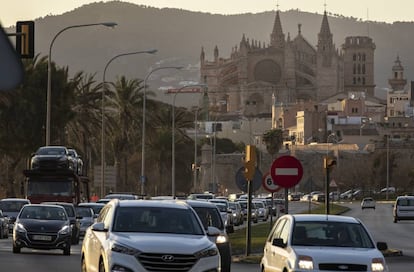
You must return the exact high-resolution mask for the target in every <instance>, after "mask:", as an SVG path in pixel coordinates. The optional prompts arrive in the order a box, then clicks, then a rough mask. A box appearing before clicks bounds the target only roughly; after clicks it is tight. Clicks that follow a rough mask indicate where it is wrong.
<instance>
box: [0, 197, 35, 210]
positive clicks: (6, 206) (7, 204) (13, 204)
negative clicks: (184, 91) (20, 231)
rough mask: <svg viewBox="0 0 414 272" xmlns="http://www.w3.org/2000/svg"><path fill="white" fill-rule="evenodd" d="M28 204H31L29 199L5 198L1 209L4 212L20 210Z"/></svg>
mask: <svg viewBox="0 0 414 272" xmlns="http://www.w3.org/2000/svg"><path fill="white" fill-rule="evenodd" d="M26 204H29V201H27V202H24V201H13V200H3V201H1V202H0V209H1V210H2V211H3V212H20V210H21V209H22V207H23V206H24V205H26Z"/></svg>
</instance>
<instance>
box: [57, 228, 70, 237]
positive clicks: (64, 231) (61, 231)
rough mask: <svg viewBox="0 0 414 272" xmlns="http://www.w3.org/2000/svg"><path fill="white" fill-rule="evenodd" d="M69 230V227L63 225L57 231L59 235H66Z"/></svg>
mask: <svg viewBox="0 0 414 272" xmlns="http://www.w3.org/2000/svg"><path fill="white" fill-rule="evenodd" d="M71 231H72V230H71V227H69V226H63V228H61V229H60V230H59V232H58V233H59V234H61V235H68V234H69V233H70V232H71Z"/></svg>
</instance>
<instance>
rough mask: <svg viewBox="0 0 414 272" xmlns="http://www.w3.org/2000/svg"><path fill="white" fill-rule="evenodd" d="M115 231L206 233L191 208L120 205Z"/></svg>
mask: <svg viewBox="0 0 414 272" xmlns="http://www.w3.org/2000/svg"><path fill="white" fill-rule="evenodd" d="M113 231H115V232H149V233H176V234H192V235H203V234H204V232H203V229H202V226H201V225H200V223H199V221H198V220H197V215H196V214H194V212H192V211H191V210H189V209H173V208H166V209H161V208H154V207H120V208H119V209H118V211H117V213H116V215H115V220H114V225H113Z"/></svg>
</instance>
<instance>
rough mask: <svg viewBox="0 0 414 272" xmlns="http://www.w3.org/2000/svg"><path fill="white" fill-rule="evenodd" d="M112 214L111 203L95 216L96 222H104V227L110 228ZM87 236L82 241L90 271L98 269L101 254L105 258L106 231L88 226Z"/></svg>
mask: <svg viewBox="0 0 414 272" xmlns="http://www.w3.org/2000/svg"><path fill="white" fill-rule="evenodd" d="M112 214H113V207H112V206H111V205H107V206H105V207H104V208H103V209H102V211H101V213H100V214H99V216H98V218H97V223H104V226H105V229H106V230H108V229H109V228H110V222H111V218H110V217H111V215H112ZM87 236H88V237H87V238H86V243H85V241H84V243H85V244H84V248H85V251H86V252H87V255H88V267H89V268H90V271H99V260H100V257H101V255H102V256H103V257H104V258H106V254H105V250H106V245H107V241H106V237H107V231H98V230H92V228H90V229H88V232H87ZM88 271H89V270H88ZM106 271H108V270H106Z"/></svg>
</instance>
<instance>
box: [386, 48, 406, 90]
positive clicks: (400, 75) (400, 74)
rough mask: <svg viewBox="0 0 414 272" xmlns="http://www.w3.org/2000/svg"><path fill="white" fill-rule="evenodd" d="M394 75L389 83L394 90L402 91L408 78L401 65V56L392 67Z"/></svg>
mask: <svg viewBox="0 0 414 272" xmlns="http://www.w3.org/2000/svg"><path fill="white" fill-rule="evenodd" d="M392 75H393V77H392V78H390V79H388V84H390V86H391V88H392V90H393V91H402V90H404V87H405V85H406V84H407V80H406V79H405V78H404V67H403V66H402V65H401V61H400V57H399V56H397V59H396V60H395V62H394V66H393V67H392Z"/></svg>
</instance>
